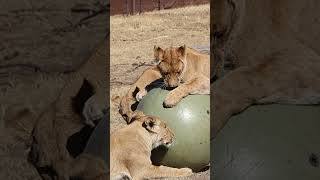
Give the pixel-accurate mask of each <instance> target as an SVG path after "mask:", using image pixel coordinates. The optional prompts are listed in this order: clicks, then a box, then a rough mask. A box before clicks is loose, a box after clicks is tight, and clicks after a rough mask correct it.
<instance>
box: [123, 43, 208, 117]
mask: <svg viewBox="0 0 320 180" xmlns="http://www.w3.org/2000/svg"><path fill="white" fill-rule="evenodd" d="M154 57H155V60H156V62H157V65H156V66H154V67H151V68H149V69H147V70H146V71H144V72H143V74H142V75H141V76H140V77H139V78H138V80H137V81H136V82H135V83H134V84H133V85H132V86H131V88H130V89H129V91H128V93H127V94H126V95H125V96H124V97H123V98H122V100H121V102H120V113H121V115H123V117H124V118H125V119H126V120H127V121H128V122H130V121H131V117H132V113H133V112H132V109H131V106H132V104H134V103H136V102H137V101H139V100H140V99H141V98H142V97H143V96H145V95H146V94H147V90H146V87H147V86H148V85H150V84H151V83H152V82H154V81H156V80H159V79H161V78H163V81H164V84H165V86H167V87H172V88H175V89H174V90H172V91H170V93H169V94H168V96H167V97H166V99H165V100H164V105H165V106H166V107H173V106H175V105H176V104H177V103H179V102H180V101H181V100H182V99H183V98H184V97H185V96H187V95H189V94H209V93H210V78H209V76H210V58H209V55H207V54H202V53H200V52H198V51H196V50H194V49H192V48H187V47H186V46H181V47H177V48H174V47H170V48H167V49H165V50H163V49H161V48H160V47H156V46H155V47H154ZM137 89H138V90H139V91H138V92H137V93H136V94H134V92H135V91H136V90H137Z"/></svg>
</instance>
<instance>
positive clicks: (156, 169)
mask: <svg viewBox="0 0 320 180" xmlns="http://www.w3.org/2000/svg"><path fill="white" fill-rule="evenodd" d="M192 174H193V173H192V170H191V169H190V168H180V169H178V168H171V167H167V166H154V165H152V166H151V167H149V168H148V169H147V170H146V171H145V172H144V174H143V178H160V177H184V176H190V175H192Z"/></svg>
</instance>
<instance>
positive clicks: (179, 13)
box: [110, 5, 210, 180]
mask: <svg viewBox="0 0 320 180" xmlns="http://www.w3.org/2000/svg"><path fill="white" fill-rule="evenodd" d="M110 23H111V24H110V59H111V62H110V66H111V67H110V68H111V69H110V76H111V79H110V88H111V94H110V96H111V101H110V105H111V108H110V110H111V112H110V113H111V133H112V132H114V130H116V129H118V128H121V127H123V126H125V121H124V120H123V119H122V117H121V116H120V114H119V113H118V106H119V100H120V98H121V96H122V95H124V94H125V93H126V91H127V90H128V87H129V85H130V84H132V83H133V82H134V81H135V80H136V79H137V78H138V76H139V75H140V74H141V73H142V72H143V71H144V70H145V69H146V68H148V67H150V65H151V61H152V60H153V47H154V45H158V46H160V47H164V48H165V47H169V46H181V45H183V44H186V45H187V46H191V47H198V48H199V49H201V47H208V46H209V43H210V6H209V5H200V6H192V7H184V8H178V9H170V10H161V11H155V12H148V13H143V14H139V15H134V16H122V15H116V16H111V17H110ZM183 179H197V180H201V179H209V170H208V171H205V172H202V173H197V174H195V175H194V176H192V177H189V178H183Z"/></svg>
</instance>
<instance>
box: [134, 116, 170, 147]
mask: <svg viewBox="0 0 320 180" xmlns="http://www.w3.org/2000/svg"><path fill="white" fill-rule="evenodd" d="M133 119H134V120H135V121H140V122H142V127H143V128H144V129H145V130H146V131H148V133H149V135H150V136H151V139H152V149H154V148H156V147H158V146H160V145H164V146H167V147H169V146H170V145H171V144H172V142H173V140H174V134H173V132H172V131H171V130H170V128H169V127H168V125H167V124H166V123H165V122H164V121H163V120H161V119H160V118H158V117H155V116H147V115H144V114H143V113H142V112H140V111H138V113H135V116H134V117H133Z"/></svg>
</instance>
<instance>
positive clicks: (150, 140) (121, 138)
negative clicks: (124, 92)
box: [110, 111, 192, 180]
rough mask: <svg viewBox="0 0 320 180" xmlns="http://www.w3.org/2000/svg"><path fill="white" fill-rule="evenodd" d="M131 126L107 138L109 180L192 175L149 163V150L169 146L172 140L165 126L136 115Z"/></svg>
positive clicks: (141, 115)
mask: <svg viewBox="0 0 320 180" xmlns="http://www.w3.org/2000/svg"><path fill="white" fill-rule="evenodd" d="M133 120H134V121H133V122H132V123H131V124H129V125H128V126H126V127H124V128H122V129H120V130H118V131H116V132H115V133H113V134H112V135H111V137H110V139H111V144H110V148H111V152H110V158H111V159H110V166H111V168H110V176H111V180H120V179H128V180H129V179H132V180H141V179H143V178H156V177H178V176H188V175H191V174H192V170H191V169H189V168H181V169H177V168H170V167H166V166H154V165H152V163H151V160H150V157H151V150H152V149H154V148H156V147H158V146H160V145H165V146H169V145H170V144H171V143H172V141H173V138H174V135H173V133H172V132H171V130H170V129H169V128H168V126H167V125H166V123H164V122H163V121H161V120H160V119H159V118H157V117H154V116H145V115H144V114H143V113H142V112H140V111H139V112H135V115H134V117H133Z"/></svg>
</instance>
